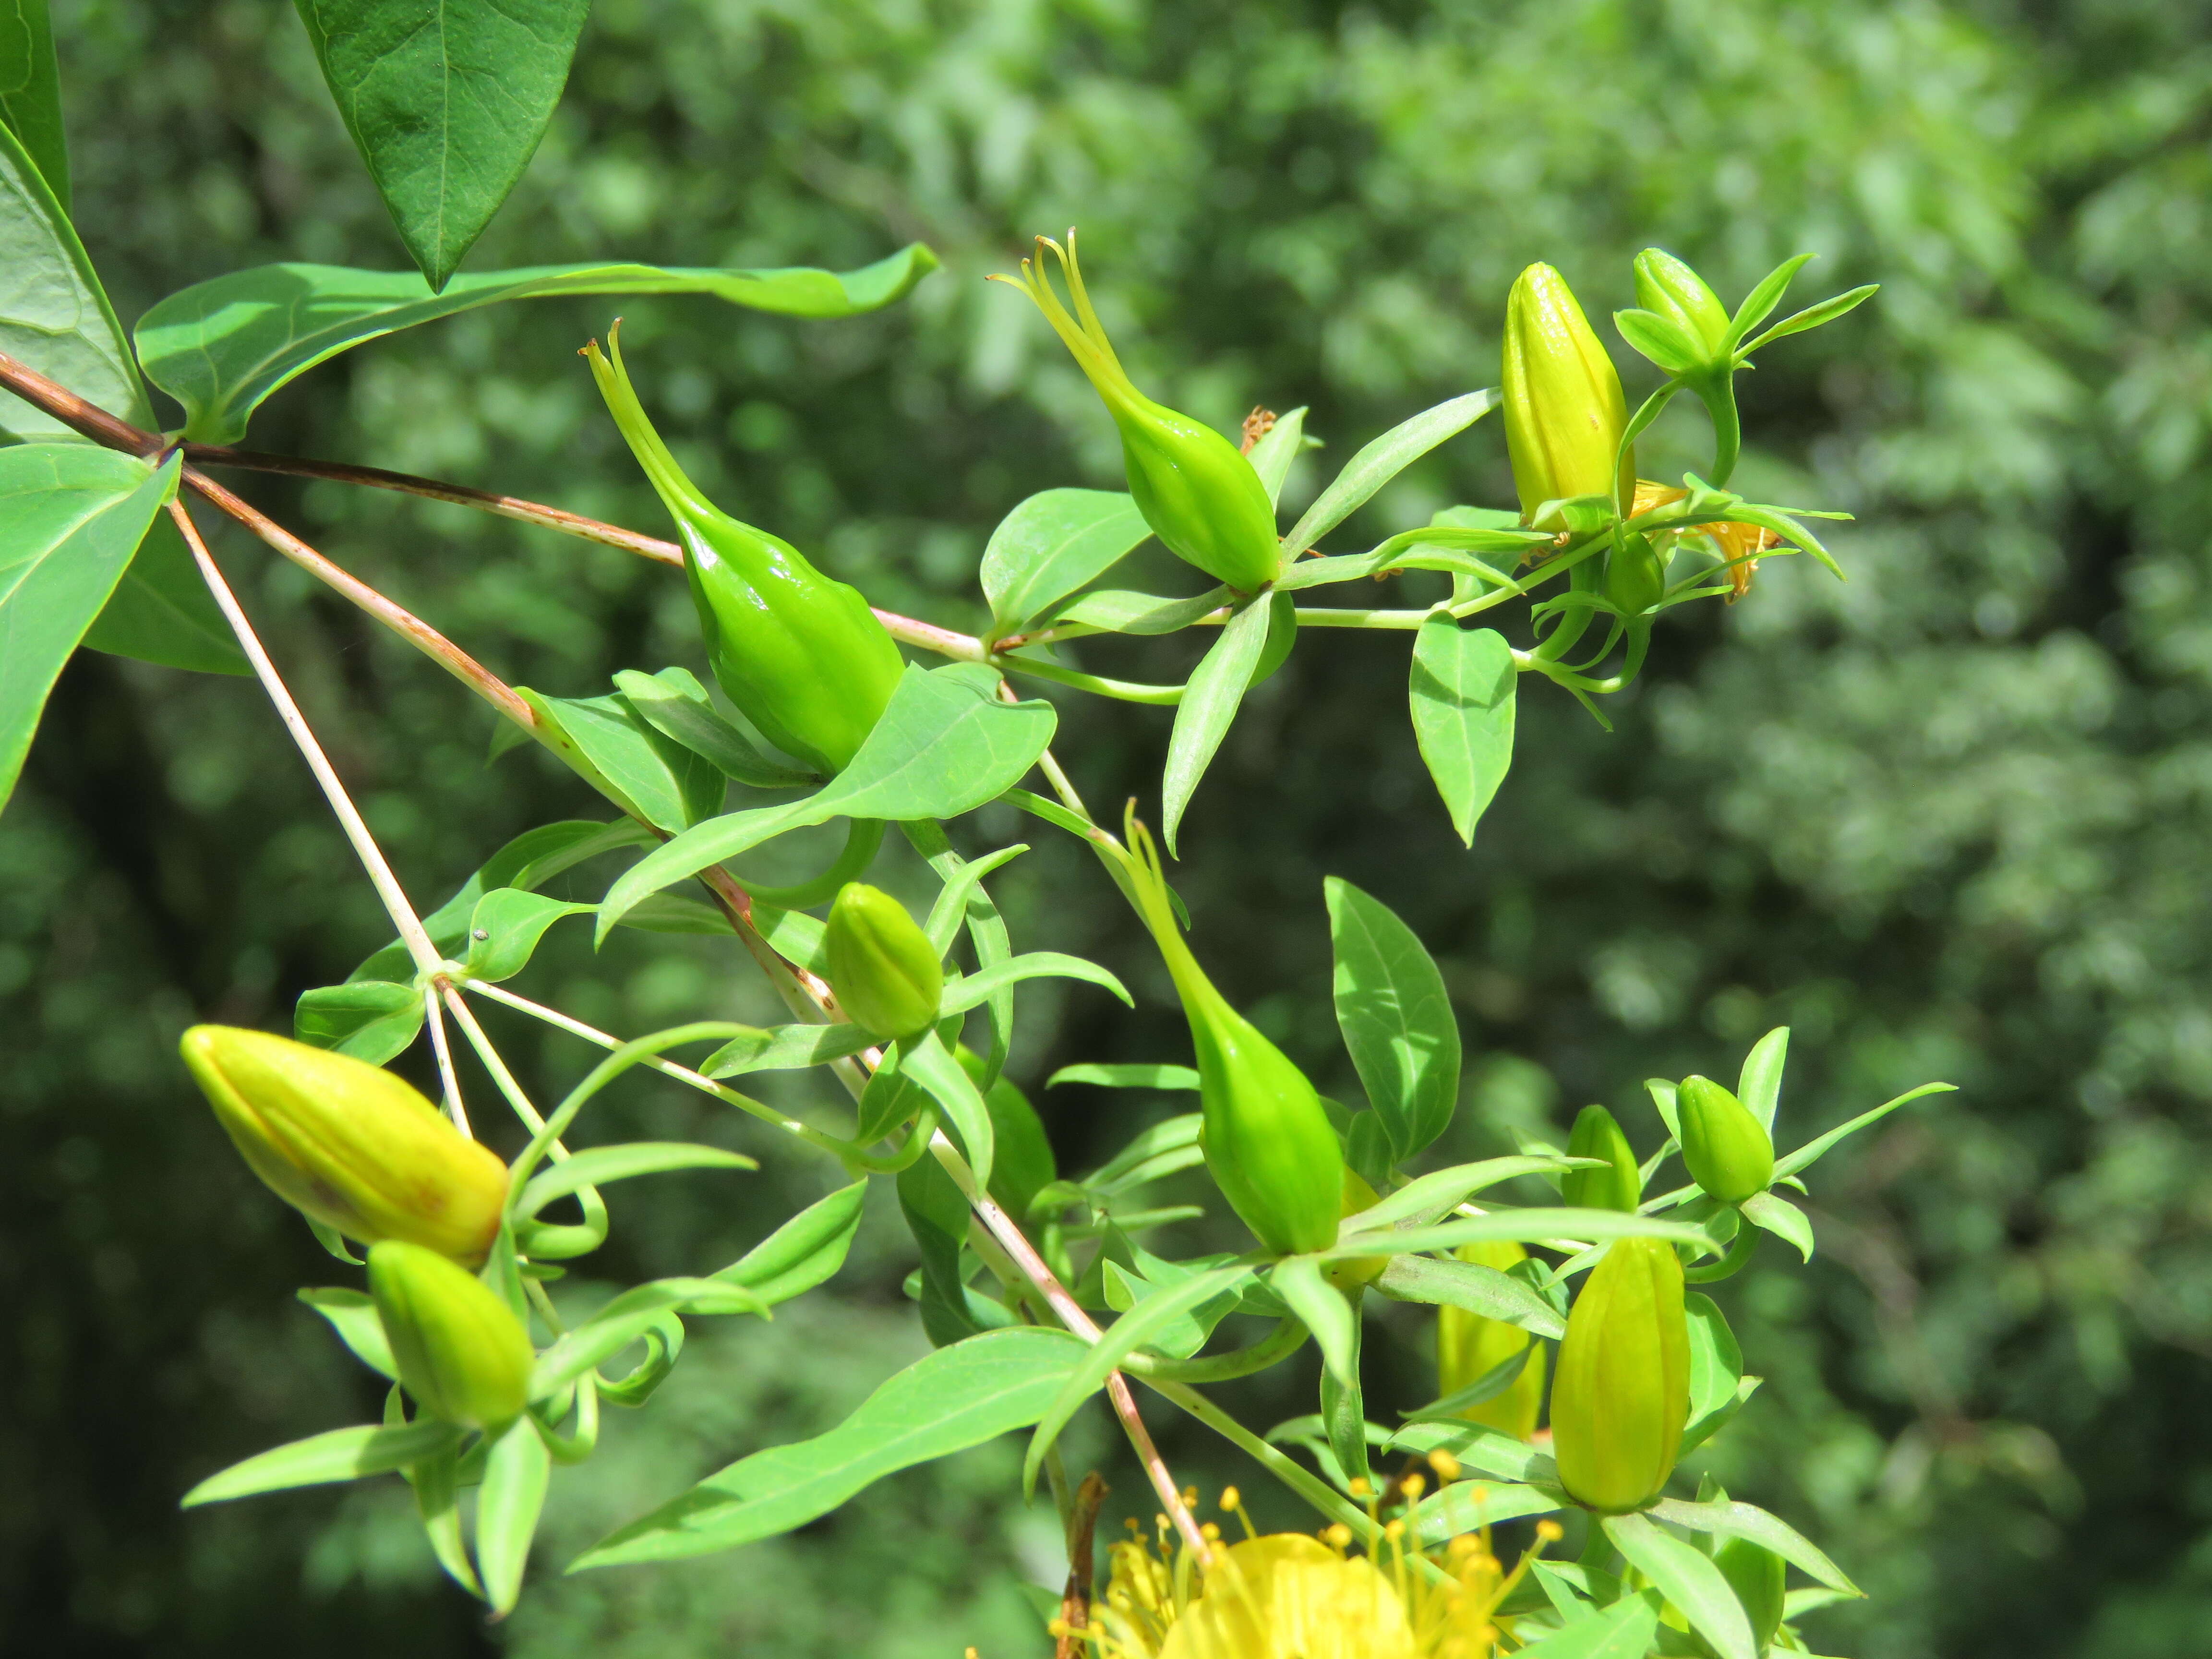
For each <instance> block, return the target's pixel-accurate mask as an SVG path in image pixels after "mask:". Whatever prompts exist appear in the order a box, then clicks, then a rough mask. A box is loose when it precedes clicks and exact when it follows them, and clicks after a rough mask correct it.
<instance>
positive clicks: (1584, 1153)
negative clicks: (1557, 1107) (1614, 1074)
mask: <svg viewBox="0 0 2212 1659" xmlns="http://www.w3.org/2000/svg"><path fill="white" fill-rule="evenodd" d="M1567 1156H1568V1157H1570V1158H1603V1159H1604V1160H1605V1163H1606V1167H1605V1168H1604V1169H1602V1170H1568V1171H1567V1172H1566V1174H1565V1175H1564V1176H1560V1177H1559V1195H1560V1197H1561V1198H1563V1199H1565V1200H1566V1201H1567V1202H1568V1203H1570V1204H1571V1205H1573V1206H1575V1207H1576V1208H1577V1209H1578V1210H1625V1211H1628V1212H1634V1211H1635V1208H1636V1206H1637V1205H1638V1203H1640V1202H1641V1201H1642V1200H1643V1197H1644V1180H1643V1177H1642V1176H1641V1175H1640V1174H1639V1173H1638V1167H1637V1163H1636V1154H1635V1152H1632V1150H1630V1148H1629V1145H1628V1137H1627V1136H1626V1135H1625V1134H1623V1133H1621V1132H1620V1122H1619V1121H1617V1120H1616V1119H1615V1118H1614V1117H1613V1114H1612V1113H1611V1112H1608V1111H1607V1110H1606V1109H1605V1108H1604V1107H1602V1106H1585V1107H1583V1109H1582V1110H1581V1112H1579V1113H1578V1114H1577V1115H1576V1117H1575V1128H1574V1133H1573V1134H1572V1135H1571V1136H1570V1137H1568V1139H1567ZM1516 1260H1518V1258H1517V1257H1516Z"/></svg>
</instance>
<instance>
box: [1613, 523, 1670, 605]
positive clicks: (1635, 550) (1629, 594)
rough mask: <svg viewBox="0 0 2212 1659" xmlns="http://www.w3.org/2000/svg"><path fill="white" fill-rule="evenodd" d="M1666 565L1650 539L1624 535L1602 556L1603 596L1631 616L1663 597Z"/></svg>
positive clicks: (1642, 535) (1665, 586) (1637, 534)
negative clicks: (1603, 561) (1603, 566)
mask: <svg viewBox="0 0 2212 1659" xmlns="http://www.w3.org/2000/svg"><path fill="white" fill-rule="evenodd" d="M1666 593H1667V564H1666V561H1665V560H1664V559H1663V558H1662V557H1661V556H1660V553H1659V550H1658V548H1657V547H1656V546H1655V545H1654V544H1653V543H1652V540H1651V538H1650V537H1649V536H1646V535H1644V534H1643V533H1642V532H1638V533H1636V534H1634V535H1630V536H1624V537H1622V538H1620V541H1619V542H1617V543H1616V544H1614V545H1613V548H1612V550H1610V551H1609V552H1607V555H1606V556H1605V596H1606V598H1607V599H1611V600H1612V601H1613V604H1615V605H1618V606H1620V609H1621V610H1622V611H1626V613H1627V614H1628V615H1630V616H1632V617H1635V616H1640V615H1642V614H1643V613H1644V611H1649V610H1650V608H1651V607H1652V606H1653V605H1656V604H1658V603H1659V601H1660V600H1661V599H1663V598H1665V597H1666Z"/></svg>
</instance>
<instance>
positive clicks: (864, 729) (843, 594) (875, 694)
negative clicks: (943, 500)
mask: <svg viewBox="0 0 2212 1659" xmlns="http://www.w3.org/2000/svg"><path fill="white" fill-rule="evenodd" d="M607 345H608V348H609V349H610V350H611V352H612V354H613V356H612V358H611V360H610V359H609V357H608V356H605V355H603V354H602V353H601V352H600V350H599V342H598V341H596V340H594V341H592V343H591V344H589V345H587V346H586V347H585V348H584V356H585V358H586V361H588V362H590V364H591V366H592V379H593V380H596V381H597V382H598V383H599V395H600V396H601V397H603V398H605V399H606V401H607V408H608V410H610V411H611V413H612V414H613V416H614V417H615V424H616V425H617V427H619V428H621V429H622V435H623V437H624V438H625V439H626V440H628V441H629V447H630V452H631V453H633V454H635V456H636V457H637V459H638V465H641V466H642V467H643V468H644V469H645V476H646V477H647V478H648V479H650V480H651V481H652V483H653V489H655V490H656V491H658V492H659V496H660V500H661V503H662V504H663V505H664V506H665V507H667V508H668V511H669V513H670V515H671V517H673V518H674V519H675V520H676V528H677V532H678V535H679V536H680V537H681V538H682V540H683V543H684V571H685V573H686V574H688V575H689V576H690V579H691V599H692V601H693V603H694V604H695V605H696V607H697V609H698V612H699V628H700V631H701V633H702V635H704V636H705V639H706V644H707V660H708V663H709V664H710V665H712V666H713V668H714V678H715V679H716V680H717V681H718V682H719V683H720V685H721V688H722V690H723V691H724V692H726V694H727V695H728V696H729V699H730V701H731V702H733V703H735V704H736V705H737V706H738V711H739V712H740V713H741V714H744V717H745V718H746V719H747V720H750V721H751V722H752V723H753V724H754V725H755V726H758V727H759V728H760V732H761V735H762V736H763V737H765V738H767V739H768V740H769V742H770V743H773V744H775V746H776V747H777V748H779V749H781V750H784V751H785V752H786V753H787V754H789V755H793V756H795V757H798V758H799V760H802V761H804V762H805V763H806V764H807V765H809V766H811V767H813V768H815V769H817V770H819V771H823V772H839V771H842V770H843V769H844V768H845V766H846V765H847V763H849V762H850V761H851V760H852V758H853V757H854V755H855V754H856V753H858V752H859V750H860V744H861V743H862V742H863V741H865V740H866V738H867V735H868V733H869V732H872V731H873V730H874V729H875V725H876V721H877V720H878V719H879V718H880V717H881V716H882V714H883V712H884V705H885V704H886V703H888V702H890V697H891V691H892V689H893V688H894V687H896V685H897V684H898V680H899V676H900V675H901V674H902V673H903V672H904V671H905V659H903V658H902V657H901V656H900V655H899V649H898V646H897V643H896V641H893V640H892V638H891V636H890V633H889V632H888V631H886V630H885V629H884V625H883V623H880V622H878V620H877V619H876V615H875V612H874V611H871V610H869V608H868V602H867V600H866V599H863V598H862V597H861V596H860V590H859V589H858V588H855V587H852V586H848V585H847V584H846V583H844V582H840V581H832V580H830V579H829V577H827V576H825V575H823V574H822V573H821V572H820V571H818V570H817V569H816V568H814V567H813V566H812V565H811V564H810V563H808V562H807V559H806V556H805V554H803V553H801V552H800V551H799V550H798V549H797V548H795V547H793V545H792V544H790V543H789V542H787V541H785V540H783V539H782V538H781V537H778V536H771V535H769V533H768V532H766V531H764V530H756V529H754V528H753V527H752V526H750V525H749V524H741V523H739V522H738V520H735V519H733V518H732V517H730V515H729V514H728V513H725V512H723V511H722V510H721V509H720V507H716V506H715V505H714V503H713V502H712V501H708V499H707V498H706V496H704V495H702V494H701V493H700V491H699V488H698V486H697V485H696V484H695V483H692V482H691V480H690V477H687V476H686V475H685V474H684V469H683V468H682V467H680V466H678V465H677V464H676V458H675V456H673V455H671V453H669V450H668V446H667V445H666V444H665V443H663V442H662V441H661V439H660V435H659V433H657V432H655V431H654V430H653V423H652V422H650V421H648V420H647V418H646V415H645V410H644V407H643V406H642V405H641V404H640V403H639V402H638V400H637V393H636V392H635V391H633V390H632V389H631V387H630V383H629V374H628V373H627V372H625V371H624V369H623V361H622V343H621V342H620V340H618V339H617V337H615V335H614V334H613V333H612V332H610V333H609V334H608V336H607Z"/></svg>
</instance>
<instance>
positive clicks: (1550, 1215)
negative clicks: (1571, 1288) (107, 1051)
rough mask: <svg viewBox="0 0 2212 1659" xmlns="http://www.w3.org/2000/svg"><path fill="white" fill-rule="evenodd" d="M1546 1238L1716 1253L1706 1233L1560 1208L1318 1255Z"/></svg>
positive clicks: (1335, 1257)
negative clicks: (1659, 1244)
mask: <svg viewBox="0 0 2212 1659" xmlns="http://www.w3.org/2000/svg"><path fill="white" fill-rule="evenodd" d="M1547 1238H1579V1239H1595V1240H1604V1239H1608V1238H1665V1239H1671V1240H1672V1241H1674V1243H1678V1244H1693V1245H1696V1246H1697V1247H1698V1248H1699V1249H1701V1250H1704V1251H1705V1253H1707V1254H1708V1255H1717V1254H1719V1252H1718V1250H1717V1249H1716V1248H1715V1246H1714V1244H1713V1241H1712V1240H1711V1238H1710V1237H1707V1236H1706V1234H1705V1233H1704V1232H1703V1231H1700V1230H1699V1229H1698V1228H1696V1227H1692V1226H1686V1225H1684V1224H1682V1223H1681V1222H1679V1221H1661V1220H1659V1219H1658V1218H1656V1217H1654V1216H1644V1215H1623V1214H1622V1213H1621V1212H1620V1211H1618V1210H1577V1209H1571V1208H1568V1207H1566V1206H1559V1207H1557V1208H1551V1209H1542V1210H1499V1211H1495V1212H1492V1213H1490V1214H1488V1215H1478V1216H1469V1217H1467V1218H1464V1219H1462V1220H1456V1221H1446V1222H1442V1223H1439V1224H1438V1225H1436V1226H1433V1227H1415V1228H1412V1229H1410V1230H1408V1231H1404V1232H1390V1231H1380V1232H1367V1233H1347V1234H1346V1235H1345V1236H1344V1237H1341V1238H1340V1239H1338V1240H1337V1241H1336V1243H1335V1244H1334V1245H1333V1246H1331V1247H1330V1248H1329V1249H1326V1250H1322V1251H1319V1252H1317V1254H1318V1255H1320V1257H1321V1258H1322V1260H1323V1261H1342V1260H1344V1259H1345V1258H1346V1256H1355V1255H1392V1254H1395V1253H1399V1252H1426V1251H1429V1250H1452V1249H1458V1248H1459V1247H1460V1246H1461V1245H1462V1244H1489V1243H1498V1242H1499V1241H1501V1240H1511V1241H1513V1242H1515V1243H1522V1244H1528V1243H1537V1242H1539V1241H1541V1240H1543V1239H1547Z"/></svg>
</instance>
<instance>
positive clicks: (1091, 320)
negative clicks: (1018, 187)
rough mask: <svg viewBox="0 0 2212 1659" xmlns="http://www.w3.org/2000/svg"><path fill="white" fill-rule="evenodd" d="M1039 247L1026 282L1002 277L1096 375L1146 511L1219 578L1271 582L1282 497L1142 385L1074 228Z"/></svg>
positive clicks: (1176, 549)
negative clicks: (1069, 302)
mask: <svg viewBox="0 0 2212 1659" xmlns="http://www.w3.org/2000/svg"><path fill="white" fill-rule="evenodd" d="M1046 248H1050V249H1051V250H1052V252H1053V254H1054V257H1055V258H1058V259H1059V261H1060V270H1061V271H1062V272H1063V273H1064V274H1065V275H1066V278H1067V289H1068V295H1069V297H1070V298H1072V299H1073V301H1075V311H1074V314H1073V315H1070V314H1069V313H1068V310H1067V307H1065V306H1063V305H1062V304H1061V303H1060V296H1059V295H1057V294H1055V293H1054V291H1053V289H1052V284H1051V283H1050V282H1049V280H1048V278H1047V277H1046V276H1045V274H1044V250H1045V249H1046ZM1037 250H1038V251H1037V257H1036V259H1035V260H1034V261H1032V260H1029V259H1024V260H1023V261H1022V275H1021V278H1020V280H1019V281H1018V283H1017V282H1016V281H1015V279H1014V278H1013V277H1011V276H1000V277H998V278H996V279H995V280H997V281H999V282H1003V283H1015V286H1017V287H1018V288H1020V289H1022V290H1023V291H1024V292H1025V293H1026V294H1028V295H1029V296H1030V299H1031V300H1033V301H1036V307H1037V309H1038V310H1040V311H1042V313H1044V315H1045V320H1046V321H1047V322H1048V323H1050V324H1051V325H1052V326H1053V330H1054V332H1055V333H1057V334H1058V335H1059V336H1060V338H1061V339H1062V340H1063V341H1064V342H1066V345H1067V349H1068V350H1069V351H1071V352H1073V354H1074V356H1075V361H1076V362H1077V364H1078V365H1079V367H1080V368H1082V370H1083V372H1084V374H1086V375H1088V376H1089V377H1090V380H1091V386H1093V387H1094V388H1095V389H1096V390H1097V393H1098V396H1099V397H1100V398H1101V399H1103V401H1104V403H1105V404H1106V410H1107V413H1109V415H1111V416H1113V417H1114V424H1115V427H1116V428H1119V429H1120V431H1121V462H1122V465H1123V467H1124V469H1125V470H1126V471H1127V474H1128V479H1129V494H1130V495H1132V496H1133V498H1135V501H1136V503H1137V511H1138V512H1139V513H1143V514H1144V517H1145V522H1146V524H1148V525H1150V526H1152V533H1153V534H1154V535H1155V536H1158V538H1160V541H1161V544H1163V545H1164V546H1165V547H1166V549H1167V550H1168V551H1169V552H1170V553H1172V554H1174V555H1175V556H1176V557H1177V558H1179V559H1182V561H1184V562H1186V563H1188V564H1194V565H1196V566H1197V567H1198V568H1200V570H1203V571H1204V572H1206V574H1207V575H1209V576H1212V578H1213V579H1214V580H1216V581H1223V582H1226V583H1228V584H1229V586H1231V587H1234V588H1237V589H1238V590H1239V591H1241V592H1247V593H1251V592H1257V591H1258V590H1259V589H1261V588H1262V587H1264V586H1267V584H1268V583H1269V582H1271V581H1273V580H1275V578H1276V577H1277V576H1278V575H1279V574H1282V568H1283V547H1282V541H1281V538H1279V537H1278V536H1277V535H1276V533H1275V508H1274V504H1273V502H1272V501H1269V500H1268V499H1267V486H1266V485H1265V484H1263V483H1261V482H1260V475H1259V474H1258V473H1257V472H1255V471H1253V469H1252V463H1251V462H1250V461H1249V460H1248V459H1245V457H1244V455H1243V453H1242V452H1241V451H1240V450H1238V448H1237V446H1236V445H1235V444H1233V443H1231V442H1230V441H1229V440H1228V439H1226V438H1225V437H1223V436H1222V435H1221V434H1219V433H1218V432H1216V431H1215V430H1214V429H1213V428H1212V427H1210V426H1207V425H1206V424H1205V423H1204V422H1200V421H1194V420H1193V419H1191V417H1190V416H1188V415H1182V414H1178V413H1176V411H1175V410H1172V409H1169V408H1166V407H1165V406H1164V405H1162V404H1156V403H1154V402H1153V401H1152V399H1151V398H1147V397H1146V396H1145V394H1144V393H1143V392H1139V391H1138V390H1137V388H1136V386H1135V385H1134V384H1133V382H1132V381H1131V380H1130V379H1129V376H1128V373H1127V370H1125V369H1124V368H1122V367H1121V359H1120V358H1118V357H1116V356H1115V355H1114V346H1113V343H1112V342H1111V341H1109V339H1108V338H1107V337H1106V331H1105V329H1104V327H1103V326H1102V325H1100V323H1099V321H1098V314H1097V312H1095V311H1093V310H1092V309H1091V296H1090V295H1088V294H1086V293H1085V291H1084V287H1083V272H1082V270H1081V268H1080V267H1079V265H1078V264H1077V263H1076V258H1075V233H1074V232H1073V231H1072V230H1071V231H1069V232H1068V233H1067V246H1066V247H1065V248H1063V247H1061V246H1060V244H1059V243H1057V242H1055V241H1054V240H1051V239H1050V238H1049V237H1044V236H1040V237H1038V238H1037Z"/></svg>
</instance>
